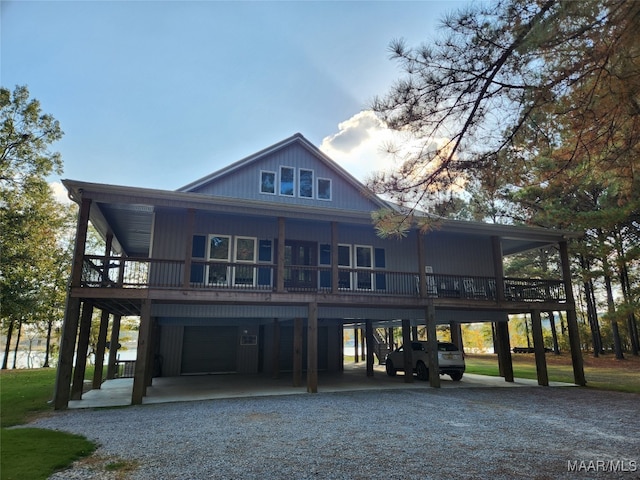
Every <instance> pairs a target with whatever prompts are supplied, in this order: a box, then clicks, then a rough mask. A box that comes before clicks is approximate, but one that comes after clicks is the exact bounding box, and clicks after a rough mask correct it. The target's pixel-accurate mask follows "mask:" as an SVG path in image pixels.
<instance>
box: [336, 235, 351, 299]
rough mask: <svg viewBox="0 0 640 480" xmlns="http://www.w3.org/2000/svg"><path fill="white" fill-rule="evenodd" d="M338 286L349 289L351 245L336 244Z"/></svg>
mask: <svg viewBox="0 0 640 480" xmlns="http://www.w3.org/2000/svg"><path fill="white" fill-rule="evenodd" d="M338 269H342V270H341V271H340V270H339V271H338V288H344V289H351V271H350V270H348V269H351V245H338Z"/></svg>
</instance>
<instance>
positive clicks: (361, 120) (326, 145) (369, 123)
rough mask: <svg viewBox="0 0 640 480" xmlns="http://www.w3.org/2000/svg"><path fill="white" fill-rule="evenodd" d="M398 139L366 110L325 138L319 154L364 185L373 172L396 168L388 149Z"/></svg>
mask: <svg viewBox="0 0 640 480" xmlns="http://www.w3.org/2000/svg"><path fill="white" fill-rule="evenodd" d="M397 136H398V134H397V133H396V132H393V131H392V130H389V129H388V128H386V127H385V125H384V123H383V122H382V121H381V120H380V119H379V118H378V117H376V115H375V114H374V113H373V112H372V111H371V110H365V111H362V112H359V113H357V114H355V115H354V116H353V117H351V118H349V119H348V120H345V121H344V122H342V123H340V124H338V132H337V133H335V134H333V135H329V136H328V137H325V138H324V139H323V140H322V144H321V145H320V150H322V151H323V152H324V153H326V154H327V155H328V156H329V157H330V158H331V159H332V160H334V161H335V162H336V163H338V164H339V165H340V166H341V167H342V168H344V169H345V170H347V171H348V172H349V173H351V175H353V176H354V177H356V178H357V179H358V180H360V181H365V180H366V179H367V178H368V177H370V176H371V175H372V174H373V173H374V172H377V171H381V170H388V169H390V168H393V167H394V165H395V163H394V160H393V158H392V156H391V155H389V153H387V152H386V147H387V145H388V144H389V143H391V142H393V141H394V140H397Z"/></svg>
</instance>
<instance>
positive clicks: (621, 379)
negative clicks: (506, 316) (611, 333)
mask: <svg viewBox="0 0 640 480" xmlns="http://www.w3.org/2000/svg"><path fill="white" fill-rule="evenodd" d="M465 358H466V363H467V370H466V371H467V372H468V373H477V374H480V375H491V376H498V359H497V357H496V356H495V355H474V354H469V355H466V356H465ZM546 359H547V372H548V374H549V381H552V382H565V383H573V367H572V365H571V356H570V355H569V354H562V355H554V354H552V353H547V354H546ZM512 360H513V374H514V376H515V377H518V378H530V379H536V378H537V374H536V364H535V357H534V355H533V354H512ZM584 374H585V377H586V379H587V387H589V388H598V389H603V390H614V391H618V392H630V393H640V358H639V357H633V356H631V355H627V356H626V359H625V360H616V359H615V358H614V357H613V356H612V355H601V356H600V357H598V358H594V357H592V356H589V355H588V354H584Z"/></svg>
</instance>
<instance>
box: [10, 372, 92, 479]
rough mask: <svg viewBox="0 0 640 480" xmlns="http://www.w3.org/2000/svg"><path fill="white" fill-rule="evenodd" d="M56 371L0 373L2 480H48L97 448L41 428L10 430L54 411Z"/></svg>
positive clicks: (75, 437) (80, 438)
mask: <svg viewBox="0 0 640 480" xmlns="http://www.w3.org/2000/svg"><path fill="white" fill-rule="evenodd" d="M55 373H56V372H55V369H44V368H43V369H34V370H11V371H3V372H2V373H0V427H2V428H1V429H0V445H1V448H0V479H2V480H11V479H26V478H28V479H33V480H38V479H46V478H48V477H49V476H50V475H51V474H52V473H54V472H55V471H57V470H60V469H63V468H66V467H68V466H69V465H71V463H73V462H74V461H75V460H77V459H79V458H82V457H85V456H87V455H91V454H92V453H93V452H94V450H95V449H96V445H95V444H94V443H93V442H90V441H89V440H87V439H86V438H83V437H80V436H78V435H72V434H69V433H65V432H56V431H52V430H45V429H39V428H16V429H8V428H7V427H12V426H16V425H21V424H24V423H27V422H29V420H31V419H33V418H34V417H35V416H37V415H39V414H42V413H43V412H48V411H51V409H52V407H51V405H50V404H49V403H48V401H49V400H50V399H51V396H52V393H53V385H54V383H55Z"/></svg>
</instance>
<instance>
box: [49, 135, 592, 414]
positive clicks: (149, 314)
mask: <svg viewBox="0 0 640 480" xmlns="http://www.w3.org/2000/svg"><path fill="white" fill-rule="evenodd" d="M63 183H64V185H65V186H66V188H67V190H68V192H69V196H70V198H71V199H72V200H73V201H75V202H77V203H78V205H79V206H80V210H79V215H78V225H77V235H76V245H75V254H74V263H73V271H72V276H71V284H70V289H69V294H68V302H67V310H66V314H65V322H64V328H63V333H62V343H61V350H60V359H59V367H58V375H57V381H56V391H55V400H54V403H55V407H56V408H66V406H67V405H68V401H69V399H80V398H81V396H82V383H83V377H84V372H85V364H84V363H85V361H84V360H83V359H84V358H86V349H87V344H88V339H89V330H90V327H91V317H92V312H93V310H94V309H99V310H100V311H101V312H102V317H101V323H100V336H99V341H98V353H97V355H96V376H95V377H94V388H100V384H101V382H102V368H101V367H102V366H103V364H104V363H103V362H104V354H105V347H106V345H107V342H110V343H109V344H110V345H112V346H116V345H117V344H118V329H119V321H120V318H121V316H123V315H137V316H139V317H140V331H139V339H138V348H137V359H136V362H135V367H134V387H133V394H132V403H134V404H135V403H141V402H142V398H143V396H144V395H145V390H146V387H147V386H148V385H150V384H151V382H152V381H153V377H154V376H159V375H161V376H176V375H185V374H199V373H217V372H234V373H236V374H238V375H242V374H250V373H251V374H255V373H264V374H265V375H274V376H277V375H283V374H287V375H289V374H291V375H292V381H293V383H294V385H301V384H302V382H303V374H304V372H305V371H306V383H307V389H308V391H310V392H315V391H317V388H318V385H317V384H318V380H317V373H318V370H327V371H340V370H341V369H342V366H343V353H342V345H343V330H344V329H345V328H347V327H348V328H352V327H353V328H360V329H362V330H363V331H364V332H365V337H366V339H367V340H368V341H367V342H366V344H367V349H368V353H369V354H368V355H367V360H368V364H367V374H368V375H373V363H372V362H373V356H374V355H373V353H374V345H375V344H376V343H377V342H376V339H377V338H378V335H376V332H377V331H378V330H377V329H378V328H380V327H383V328H393V327H395V326H401V328H402V333H403V339H404V340H405V341H408V339H410V338H411V337H410V335H411V328H412V327H415V326H417V325H426V326H427V332H428V333H429V335H428V336H429V341H433V342H435V341H436V340H435V329H436V325H437V324H443V323H447V324H451V325H452V327H453V328H452V336H454V337H458V338H459V332H460V330H459V325H460V323H463V322H492V323H494V324H495V332H496V338H497V346H498V349H497V351H498V357H499V361H500V366H501V371H502V372H503V375H504V377H505V379H506V380H507V381H509V380H511V381H512V380H513V371H512V368H511V357H510V352H509V342H508V322H507V320H508V314H512V313H528V314H531V318H532V319H533V330H534V334H535V335H534V338H535V339H536V346H537V351H542V355H541V356H538V357H537V358H538V361H539V366H538V372H539V382H540V383H542V384H545V383H548V381H547V380H546V364H544V346H543V345H542V334H541V330H540V328H541V327H540V312H546V311H565V312H566V315H567V322H568V326H569V333H570V339H571V348H572V354H573V362H574V373H575V381H576V383H578V384H584V374H583V371H582V357H581V354H580V345H579V339H578V332H577V324H576V316H575V306H574V300H573V296H572V292H571V280H570V275H569V263H568V258H567V241H568V240H569V239H570V238H571V236H572V234H571V233H569V232H560V231H550V230H545V229H539V228H525V227H516V226H504V225H487V224H482V223H477V222H462V221H451V220H445V219H441V220H440V221H439V222H438V223H437V227H436V228H434V229H432V230H430V231H429V232H428V233H421V232H420V230H419V229H418V228H413V229H412V230H411V231H410V232H409V234H408V235H407V236H406V237H405V238H401V239H397V238H382V237H380V236H379V235H377V234H376V230H375V228H374V225H373V223H372V218H371V213H372V212H373V211H377V210H380V209H390V208H395V207H394V206H393V205H391V204H389V203H387V202H385V201H383V200H381V199H380V198H378V197H377V196H375V195H374V194H373V193H372V192H370V191H369V190H368V189H367V188H366V187H365V186H363V185H362V184H361V183H359V182H358V181H357V180H356V179H354V178H353V177H352V176H351V175H350V174H349V173H347V172H346V171H345V170H344V169H342V168H341V167H340V166H339V165H337V164H336V163H334V162H333V161H332V160H331V159H329V158H328V157H327V156H326V155H324V154H323V153H322V152H321V151H320V150H319V149H318V148H316V147H315V146H314V145H312V144H311V143H310V142H309V141H308V140H307V139H305V138H304V137H303V136H302V135H300V134H296V135H293V136H292V137H290V138H287V139H285V140H283V141H281V142H279V143H277V144H275V145H272V146H271V147H268V148H266V149H264V150H262V151H260V152H258V153H256V154H254V155H251V156H249V157H247V158H245V159H243V160H240V161H238V162H236V163H233V164H231V165H229V166H228V167H226V168H223V169H222V170H219V171H217V172H215V173H213V174H211V175H209V176H206V177H204V178H201V179H200V180H197V181H195V182H193V183H191V184H189V185H186V186H185V187H182V188H180V189H178V190H176V191H167V190H154V189H145V188H135V187H125V186H114V185H104V184H99V183H88V182H80V181H75V180H64V181H63ZM89 221H91V223H92V224H93V225H94V226H95V228H96V229H97V230H98V232H100V234H101V235H102V236H103V238H104V240H105V251H104V254H103V255H88V254H86V253H85V242H86V232H87V225H88V222H89ZM550 245H551V246H556V247H557V248H559V250H560V252H561V259H562V262H561V263H562V265H561V270H560V271H562V272H563V274H562V276H561V278H558V279H556V280H541V279H510V278H504V273H503V257H504V256H507V255H511V254H514V253H518V252H522V251H526V250H530V249H534V248H542V247H546V246H550ZM110 316H113V322H112V323H113V328H112V331H111V332H108V331H107V328H108V327H107V325H108V324H109V318H110ZM109 333H110V336H109ZM76 338H77V339H78V340H77V345H76ZM454 341H458V340H457V339H456V338H454ZM433 351H435V349H433ZM115 352H116V348H112V349H111V350H110V351H109V360H108V367H109V368H108V373H107V378H112V377H113V375H114V365H115ZM434 357H436V356H435V355H434ZM74 358H77V359H78V360H76V364H75V365H74V364H73V362H74ZM431 360H432V362H434V364H435V365H436V366H437V358H432V359H431ZM74 367H75V368H74ZM430 371H431V372H437V368H432V369H430ZM289 372H290V373H289ZM408 377H410V376H408ZM407 381H411V380H410V379H409V378H408V379H407ZM430 381H431V384H432V385H433V386H438V382H439V380H438V375H437V374H434V375H432V376H431V378H430Z"/></svg>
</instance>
